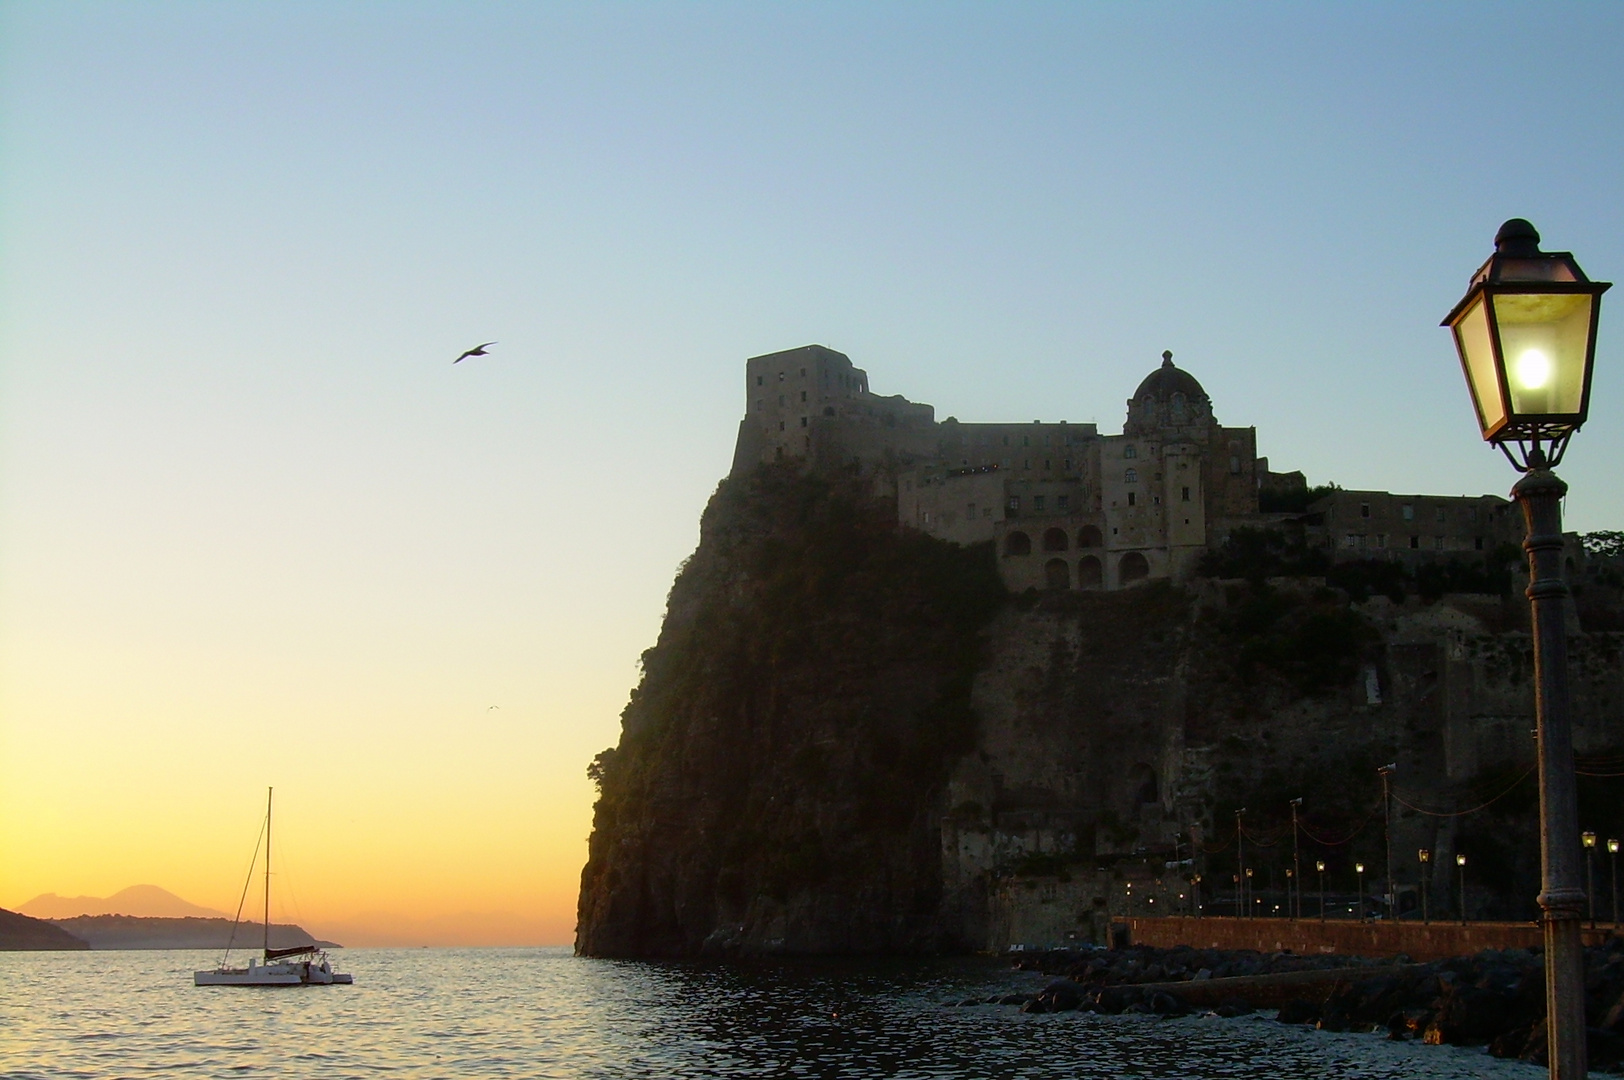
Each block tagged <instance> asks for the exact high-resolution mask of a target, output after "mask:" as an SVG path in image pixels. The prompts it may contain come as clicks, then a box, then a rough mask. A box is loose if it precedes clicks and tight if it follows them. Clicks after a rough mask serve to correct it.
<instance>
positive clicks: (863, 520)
mask: <svg viewBox="0 0 1624 1080" xmlns="http://www.w3.org/2000/svg"><path fill="white" fill-rule="evenodd" d="M1257 541H1258V538H1255V537H1254V538H1252V542H1253V546H1252V548H1250V549H1245V542H1243V543H1242V544H1241V545H1240V547H1241V549H1244V550H1235V551H1229V552H1221V553H1217V554H1216V555H1215V556H1214V557H1213V558H1211V559H1209V560H1208V565H1207V566H1206V568H1205V573H1206V575H1207V576H1205V577H1198V578H1197V579H1196V580H1193V581H1191V582H1189V583H1188V584H1187V585H1185V586H1173V585H1171V584H1168V583H1165V582H1161V583H1151V584H1147V585H1145V586H1142V587H1139V588H1135V589H1130V590H1126V591H1122V592H1115V593H1082V592H1067V593H1057V594H1041V593H1035V592H1028V593H1026V594H1024V595H1020V596H1010V595H1008V594H1006V593H1005V592H1004V591H1003V590H1002V587H1001V586H1000V585H999V583H998V582H999V579H998V576H997V574H996V572H995V568H994V564H993V560H994V554H993V552H992V551H991V550H989V549H987V548H984V547H983V548H960V547H957V546H955V545H952V544H948V543H945V542H942V541H938V540H934V539H931V538H929V537H926V536H923V535H921V534H919V533H917V532H914V531H911V530H908V529H904V528H899V527H898V526H897V525H896V524H895V522H894V513H893V512H892V510H891V508H890V506H889V505H888V504H884V503H877V502H874V501H872V500H871V499H870V498H869V497H868V496H867V495H866V493H865V489H864V488H863V487H861V486H860V485H858V484H857V482H856V481H855V480H852V481H847V480H842V479H835V478H830V477H828V476H823V477H818V476H805V475H801V474H799V473H797V472H795V471H793V470H790V469H781V468H773V467H764V468H762V469H760V470H758V471H755V472H751V473H746V474H743V475H740V476H735V477H733V478H730V479H729V480H727V481H726V482H724V484H723V485H722V486H721V487H720V488H719V489H718V491H717V493H716V495H715V497H714V498H713V499H712V501H711V504H710V506H709V507H708V508H707V510H706V513H705V516H704V519H703V523H702V528H701V540H700V545H699V548H698V550H697V551H696V552H695V553H694V555H693V557H692V558H691V559H690V560H689V562H688V563H687V564H686V565H685V566H684V568H683V569H682V571H681V573H680V574H679V576H678V578H677V581H676V583H675V584H674V586H673V588H672V591H671V595H670V599H669V607H668V612H667V617H666V621H665V625H664V627H663V629H662V631H661V635H660V638H659V641H658V643H657V644H656V646H655V647H654V648H653V649H651V650H649V651H648V652H647V653H646V654H645V656H644V664H643V678H642V681H641V683H640V685H639V686H638V688H637V689H636V691H635V692H634V693H633V695H632V699H631V701H630V703H629V704H628V705H627V707H626V710H625V712H624V714H623V718H622V723H623V731H622V737H621V741H620V744H619V746H617V747H615V748H614V749H612V750H608V751H605V752H604V753H603V754H602V755H600V756H599V758H598V759H597V760H596V761H595V762H594V764H593V766H592V770H591V772H592V775H593V776H594V778H595V779H596V780H597V781H598V783H599V786H600V799H599V802H598V805H597V809H596V819H595V823H594V830H593V835H592V839H591V845H590V855H589V861H588V864H587V866H586V868H585V870H584V871H583V874H582V888H581V896H580V908H579V925H578V930H577V939H576V945H577V949H578V950H579V951H581V952H583V953H587V954H591V955H604V956H679V955H701V954H708V953H709V954H721V955H730V954H751V953H776V952H788V953H852V952H875V951H888V952H906V951H942V950H958V949H971V948H985V947H995V946H998V945H1001V944H1006V943H1009V942H1012V941H1026V942H1055V941H1065V940H1074V939H1076V938H1077V937H1078V936H1080V935H1081V936H1086V935H1087V934H1088V933H1090V932H1092V931H1091V928H1093V927H1096V924H1098V923H1099V912H1100V909H1102V908H1103V909H1104V910H1105V911H1106V912H1107V913H1109V914H1110V915H1112V916H1116V915H1125V914H1156V913H1158V912H1167V911H1169V909H1170V908H1171V909H1173V910H1177V909H1178V908H1179V906H1180V905H1184V906H1188V905H1189V904H1190V903H1192V902H1193V898H1192V896H1191V891H1192V890H1191V888H1190V879H1191V878H1192V877H1194V876H1195V875H1196V874H1202V875H1203V876H1204V877H1205V878H1206V880H1207V882H1208V884H1207V886H1206V889H1207V893H1206V896H1207V900H1208V902H1209V903H1219V904H1221V903H1222V902H1224V901H1226V900H1227V898H1228V897H1229V896H1231V895H1232V894H1231V893H1230V890H1229V888H1228V882H1229V881H1230V879H1231V878H1232V876H1233V875H1235V874H1237V873H1239V872H1240V871H1241V870H1242V869H1251V870H1252V871H1253V873H1254V875H1255V876H1254V880H1253V892H1252V893H1251V894H1249V899H1248V904H1249V906H1250V905H1251V904H1253V903H1256V904H1263V905H1268V906H1272V905H1273V904H1276V903H1281V902H1282V900H1283V897H1284V896H1285V894H1286V885H1287V881H1286V877H1285V871H1286V869H1287V868H1288V867H1291V866H1292V851H1293V841H1292V833H1291V826H1290V822H1291V818H1290V814H1291V809H1290V800H1291V799H1293V798H1295V797H1298V796H1301V797H1303V799H1304V804H1303V805H1302V807H1301V808H1300V811H1299V812H1300V814H1301V820H1302V824H1303V829H1302V831H1301V832H1299V833H1298V834H1297V841H1298V845H1299V847H1300V849H1301V851H1300V858H1301V860H1302V865H1303V866H1304V867H1305V868H1307V867H1311V866H1312V865H1313V864H1314V862H1315V861H1317V860H1321V859H1323V860H1324V861H1325V862H1326V864H1327V875H1328V878H1329V888H1330V890H1331V892H1332V893H1333V894H1335V893H1342V894H1343V895H1345V896H1349V898H1350V902H1351V893H1352V891H1353V886H1354V877H1355V874H1354V867H1355V863H1356V862H1357V861H1363V862H1365V863H1367V864H1368V868H1369V870H1370V874H1369V875H1368V880H1367V888H1368V889H1369V890H1370V891H1371V892H1373V893H1374V892H1377V891H1378V885H1377V884H1376V882H1377V880H1378V877H1379V874H1378V869H1377V868H1379V867H1380V866H1381V865H1382V863H1383V857H1384V854H1385V844H1384V839H1385V836H1386V833H1385V831H1384V817H1383V815H1382V811H1381V807H1382V804H1381V782H1380V780H1379V778H1378V776H1377V772H1376V770H1377V768H1378V767H1379V766H1381V765H1383V764H1386V763H1388V762H1393V763H1396V764H1397V766H1398V771H1397V773H1396V774H1395V776H1394V782H1395V789H1394V802H1393V804H1392V807H1393V837H1394V840H1393V847H1394V850H1395V851H1396V852H1398V853H1399V855H1398V856H1397V858H1396V860H1395V874H1394V877H1395V888H1394V889H1393V890H1392V891H1393V892H1394V893H1395V895H1397V896H1398V899H1399V907H1400V909H1401V910H1402V909H1404V908H1407V907H1414V906H1415V905H1416V904H1417V903H1418V901H1419V896H1420V893H1419V889H1418V887H1419V886H1420V884H1421V882H1420V876H1419V871H1418V870H1417V869H1416V864H1415V852H1416V850H1417V849H1418V848H1419V847H1423V846H1425V847H1427V848H1428V849H1429V850H1432V851H1433V852H1435V854H1436V857H1437V862H1436V864H1435V865H1439V866H1442V867H1445V868H1446V869H1444V870H1443V871H1442V872H1441V873H1440V874H1439V875H1437V876H1436V877H1432V878H1429V879H1428V882H1427V893H1428V896H1429V897H1430V898H1431V901H1432V910H1433V911H1434V912H1442V911H1444V910H1447V909H1448V905H1449V904H1450V903H1451V902H1452V898H1453V897H1454V896H1455V895H1456V894H1457V889H1456V885H1457V882H1456V880H1455V878H1454V877H1453V875H1452V874H1451V873H1450V872H1449V871H1450V870H1452V869H1453V867H1454V854H1455V853H1456V852H1460V853H1468V854H1469V855H1470V857H1471V866H1472V867H1473V869H1474V874H1475V875H1478V876H1474V877H1473V879H1472V881H1471V883H1470V889H1469V895H1468V906H1469V908H1470V909H1471V912H1472V914H1473V915H1476V916H1481V915H1498V916H1503V917H1518V918H1520V917H1524V916H1526V915H1527V914H1529V910H1528V909H1529V908H1530V906H1531V898H1532V896H1533V895H1534V893H1535V892H1536V891H1537V889H1538V884H1537V868H1538V846H1537V832H1536V831H1535V825H1536V818H1535V815H1534V813H1533V806H1534V803H1533V791H1534V785H1533V782H1532V780H1531V779H1530V777H1529V772H1528V768H1527V767H1528V765H1529V763H1531V761H1532V757H1533V745H1532V740H1531V739H1530V738H1529V737H1528V732H1529V729H1531V728H1532V727H1533V701H1532V693H1531V690H1530V687H1529V675H1530V655H1529V644H1528V637H1527V634H1526V627H1525V625H1524V624H1525V622H1526V603H1525V602H1522V601H1521V598H1520V597H1518V596H1516V595H1514V594H1513V593H1512V592H1510V585H1511V581H1512V576H1511V575H1508V574H1507V573H1506V572H1505V569H1504V566H1503V565H1500V564H1497V563H1496V562H1495V561H1494V560H1493V559H1491V560H1488V561H1485V562H1484V564H1483V565H1482V566H1480V567H1462V568H1458V572H1457V571H1451V574H1452V575H1453V576H1448V577H1447V580H1445V579H1443V578H1440V579H1438V580H1437V581H1434V580H1432V579H1431V578H1427V579H1424V580H1421V579H1417V578H1416V577H1414V576H1412V577H1408V578H1407V577H1405V576H1404V573H1405V572H1404V571H1403V570H1402V569H1401V568H1400V569H1399V570H1397V571H1395V570H1394V569H1393V568H1391V567H1386V566H1376V565H1372V566H1368V567H1359V566H1353V567H1337V568H1331V570H1330V571H1329V575H1330V576H1329V579H1328V577H1327V570H1326V567H1325V566H1324V565H1322V564H1321V563H1318V562H1315V561H1314V559H1312V558H1310V557H1308V556H1309V555H1311V554H1312V553H1308V555H1305V554H1304V552H1303V551H1302V550H1300V549H1291V548H1290V545H1287V546H1286V548H1280V547H1279V545H1278V544H1275V546H1274V547H1269V545H1268V544H1263V545H1262V546H1261V547H1260V546H1259V545H1258V542H1257ZM1270 543H1273V541H1271V542H1270ZM1266 548H1267V550H1265V549H1266ZM1260 552H1262V554H1260ZM1497 558H1498V556H1497ZM1294 560H1295V561H1294ZM1395 575H1396V576H1395ZM1434 576H1436V575H1434ZM1446 587H1468V588H1473V589H1477V590H1479V591H1478V592H1477V593H1476V594H1473V595H1450V594H1447V593H1444V592H1443V591H1442V590H1443V589H1444V588H1446ZM1570 651H1571V652H1572V662H1573V680H1572V682H1573V694H1574V703H1575V711H1576V713H1577V719H1578V728H1577V731H1576V745H1577V747H1578V749H1579V751H1580V753H1581V754H1583V755H1587V756H1586V758H1585V760H1586V761H1590V762H1599V763H1600V764H1597V765H1595V766H1594V767H1593V768H1590V769H1588V770H1587V771H1589V772H1593V773H1605V772H1620V771H1624V769H1621V768H1620V767H1619V766H1618V764H1617V762H1624V755H1619V756H1617V758H1616V761H1615V760H1614V758H1613V757H1610V756H1609V755H1617V754H1618V751H1620V750H1624V665H1621V664H1620V663H1619V659H1620V657H1621V655H1624V638H1621V636H1620V635H1618V634H1614V633H1591V634H1576V635H1575V636H1574V637H1573V639H1572V642H1571V645H1570ZM1620 788H1621V784H1620V780H1619V779H1618V778H1616V777H1605V776H1590V777H1585V778H1582V783H1581V792H1580V794H1581V819H1582V820H1581V824H1582V826H1583V827H1586V828H1594V829H1596V830H1597V831H1599V832H1602V834H1603V836H1604V837H1605V836H1616V835H1619V834H1620V833H1621V832H1624V798H1621V797H1620V796H1621V795H1624V791H1621V790H1620ZM1479 804H1486V805H1483V806H1480V805H1479ZM1243 809H1244V810H1245V813H1244V815H1243V821H1244V829H1245V835H1244V838H1243V841H1242V843H1241V844H1237V843H1236V841H1235V839H1234V835H1235V812H1236V811H1238V810H1243ZM1609 830H1610V831H1609ZM1237 855H1239V856H1240V858H1237ZM1243 864H1244V865H1243ZM1220 882H1221V883H1223V884H1219V883H1220ZM1312 887H1313V883H1312V882H1311V883H1310V888H1312ZM1381 891H1385V890H1381ZM1284 902H1285V903H1287V904H1289V902H1290V901H1289V900H1286V901H1284ZM1230 903H1231V908H1230V910H1233V902H1232V901H1230ZM1157 904H1160V905H1161V907H1157V906H1156V905H1157ZM1209 910H1211V909H1210V908H1209ZM1220 910H1221V909H1220ZM1261 910H1265V911H1266V910H1268V907H1267V906H1265V907H1264V908H1262V909H1261ZM1603 910H1604V911H1605V907H1604V908H1603Z"/></svg>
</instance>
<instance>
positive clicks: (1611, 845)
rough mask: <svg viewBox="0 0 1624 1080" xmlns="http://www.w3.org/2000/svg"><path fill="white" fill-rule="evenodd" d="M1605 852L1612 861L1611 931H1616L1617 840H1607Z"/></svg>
mask: <svg viewBox="0 0 1624 1080" xmlns="http://www.w3.org/2000/svg"><path fill="white" fill-rule="evenodd" d="M1607 854H1609V855H1611V856H1612V857H1613V858H1612V863H1613V932H1614V933H1615V934H1616V933H1618V841H1617V840H1609V841H1607Z"/></svg>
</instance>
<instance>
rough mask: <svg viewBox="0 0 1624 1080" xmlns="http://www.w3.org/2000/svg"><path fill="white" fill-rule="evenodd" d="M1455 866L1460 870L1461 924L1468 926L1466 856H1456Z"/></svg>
mask: <svg viewBox="0 0 1624 1080" xmlns="http://www.w3.org/2000/svg"><path fill="white" fill-rule="evenodd" d="M1455 865H1456V866H1457V867H1459V868H1460V924H1461V925H1462V926H1465V925H1466V856H1464V855H1456V856H1455Z"/></svg>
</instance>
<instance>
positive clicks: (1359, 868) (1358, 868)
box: [1353, 862, 1365, 922]
mask: <svg viewBox="0 0 1624 1080" xmlns="http://www.w3.org/2000/svg"><path fill="white" fill-rule="evenodd" d="M1353 872H1354V873H1356V874H1358V875H1359V921H1360V922H1364V921H1365V864H1364V863H1362V862H1360V863H1354V864H1353Z"/></svg>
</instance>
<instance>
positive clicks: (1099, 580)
mask: <svg viewBox="0 0 1624 1080" xmlns="http://www.w3.org/2000/svg"><path fill="white" fill-rule="evenodd" d="M1104 584H1105V568H1104V567H1103V566H1101V565H1100V559H1099V556H1097V555H1084V556H1083V557H1082V558H1081V559H1078V560H1077V587H1078V588H1079V589H1097V588H1099V587H1100V586H1101V585H1104Z"/></svg>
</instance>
